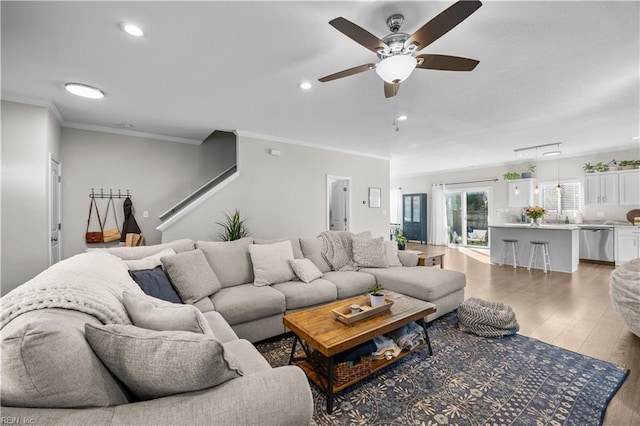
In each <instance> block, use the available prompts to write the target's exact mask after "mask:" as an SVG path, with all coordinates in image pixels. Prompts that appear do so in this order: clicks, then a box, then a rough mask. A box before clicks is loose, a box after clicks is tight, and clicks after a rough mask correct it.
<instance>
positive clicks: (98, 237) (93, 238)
mask: <svg viewBox="0 0 640 426" xmlns="http://www.w3.org/2000/svg"><path fill="white" fill-rule="evenodd" d="M94 206H95V207H96V216H97V217H98V225H99V226H100V231H89V226H90V225H91V216H92V213H93V207H94ZM84 240H85V241H86V242H87V244H97V243H103V242H104V237H103V229H102V221H101V220H100V212H99V211H98V204H96V199H95V198H93V197H91V201H90V202H89V218H88V219H87V232H86V233H85V234H84Z"/></svg>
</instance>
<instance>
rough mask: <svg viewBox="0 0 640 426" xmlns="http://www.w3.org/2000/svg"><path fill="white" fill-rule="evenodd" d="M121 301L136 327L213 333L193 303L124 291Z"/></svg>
mask: <svg viewBox="0 0 640 426" xmlns="http://www.w3.org/2000/svg"><path fill="white" fill-rule="evenodd" d="M122 302H123V304H124V307H125V308H127V313H128V314H129V318H131V322H132V323H133V325H135V326H136V327H140V328H146V329H149V330H156V331H165V330H167V331H169V330H173V331H190V332H192V333H202V334H213V331H211V327H210V326H209V323H208V322H207V320H206V318H205V317H204V315H202V312H200V310H199V309H198V308H196V307H195V306H193V305H183V304H178V303H171V302H167V301H164V300H161V299H157V298H155V297H151V296H147V295H146V294H134V293H131V292H130V291H125V292H124V293H123V294H122Z"/></svg>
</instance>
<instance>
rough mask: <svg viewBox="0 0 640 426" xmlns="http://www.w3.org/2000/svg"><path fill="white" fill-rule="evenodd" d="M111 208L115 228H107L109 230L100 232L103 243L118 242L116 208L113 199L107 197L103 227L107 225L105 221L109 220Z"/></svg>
mask: <svg viewBox="0 0 640 426" xmlns="http://www.w3.org/2000/svg"><path fill="white" fill-rule="evenodd" d="M111 206H113V218H114V219H115V221H116V227H115V228H109V229H104V230H103V232H102V235H103V239H104V242H105V243H110V242H112V241H120V237H121V235H120V229H119V228H120V227H119V226H118V215H117V214H116V206H115V203H114V202H113V198H112V197H109V201H107V211H106V212H105V215H104V224H105V226H106V225H107V220H109V217H108V216H109V208H110V207H111Z"/></svg>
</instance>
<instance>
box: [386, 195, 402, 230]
mask: <svg viewBox="0 0 640 426" xmlns="http://www.w3.org/2000/svg"><path fill="white" fill-rule="evenodd" d="M390 198H391V200H390V203H389V210H390V211H389V221H390V222H391V223H400V224H402V188H392V189H391V197H390Z"/></svg>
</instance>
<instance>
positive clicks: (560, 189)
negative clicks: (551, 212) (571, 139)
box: [552, 144, 564, 196]
mask: <svg viewBox="0 0 640 426" xmlns="http://www.w3.org/2000/svg"><path fill="white" fill-rule="evenodd" d="M552 152H553V155H556V156H557V157H558V185H556V193H557V194H558V196H560V195H562V192H563V191H564V188H563V187H562V185H560V154H561V153H562V151H560V144H558V149H557V151H552Z"/></svg>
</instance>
